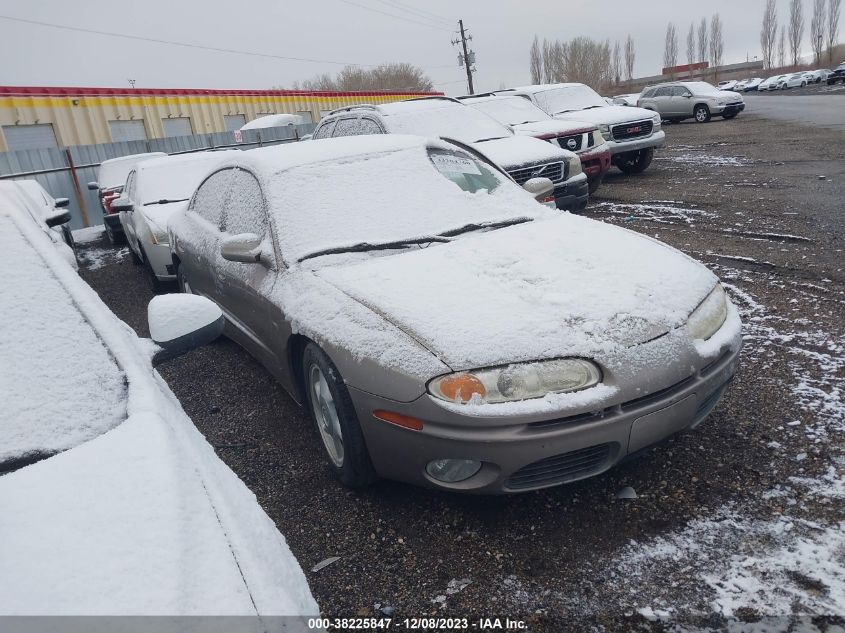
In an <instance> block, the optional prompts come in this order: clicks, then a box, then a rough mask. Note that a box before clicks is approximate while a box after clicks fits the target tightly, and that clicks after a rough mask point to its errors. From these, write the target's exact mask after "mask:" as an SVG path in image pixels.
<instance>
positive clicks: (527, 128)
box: [511, 120, 596, 136]
mask: <svg viewBox="0 0 845 633" xmlns="http://www.w3.org/2000/svg"><path fill="white" fill-rule="evenodd" d="M511 128H513V131H514V132H516V133H517V134H530V135H532V136H533V135H536V134H572V133H573V132H583V131H584V130H594V129H595V128H596V124H595V123H588V122H586V121H561V120H551V121H532V122H530V123H519V124H518V125H512V126H511Z"/></svg>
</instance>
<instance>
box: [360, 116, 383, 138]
mask: <svg viewBox="0 0 845 633" xmlns="http://www.w3.org/2000/svg"><path fill="white" fill-rule="evenodd" d="M358 123H359V125H360V128H359V131H358V134H381V133H382V131H381V126H380V125H379V124H378V123H376V122H375V121H374V120H373V119H371V118H369V117H364V118H362V119H361V120H360V121H358Z"/></svg>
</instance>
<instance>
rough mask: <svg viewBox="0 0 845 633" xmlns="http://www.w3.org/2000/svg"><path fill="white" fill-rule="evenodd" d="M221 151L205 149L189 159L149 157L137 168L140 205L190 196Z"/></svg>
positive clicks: (179, 199)
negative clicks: (213, 151)
mask: <svg viewBox="0 0 845 633" xmlns="http://www.w3.org/2000/svg"><path fill="white" fill-rule="evenodd" d="M221 160H222V157H221V155H220V154H217V153H204V154H201V155H197V157H196V158H194V159H191V160H181V161H180V160H178V159H177V160H173V159H169V158H165V159H162V160H155V161H149V162H147V163H145V164H143V165H141V166H140V167H139V168H138V192H139V195H140V202H141V204H142V205H147V204H163V203H165V202H175V201H182V200H186V199H188V198H190V197H191V196H192V195H193V193H194V190H195V189H196V188H197V187H198V186H199V184H200V182H201V181H202V179H203V178H204V177H205V176H206V174H208V172H209V171H211V168H212V166H213V165H215V164H217V163H219V162H220V161H221Z"/></svg>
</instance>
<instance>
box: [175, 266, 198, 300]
mask: <svg viewBox="0 0 845 633" xmlns="http://www.w3.org/2000/svg"><path fill="white" fill-rule="evenodd" d="M176 285H177V286H178V287H179V292H181V293H183V294H186V295H192V294H194V291H193V290H192V289H191V284H190V282H189V281H188V276H187V275H186V274H185V269H184V268H182V264H176Z"/></svg>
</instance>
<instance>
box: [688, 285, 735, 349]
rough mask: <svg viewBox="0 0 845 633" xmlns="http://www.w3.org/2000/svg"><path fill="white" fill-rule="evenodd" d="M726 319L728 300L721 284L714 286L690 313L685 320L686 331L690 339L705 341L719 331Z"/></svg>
mask: <svg viewBox="0 0 845 633" xmlns="http://www.w3.org/2000/svg"><path fill="white" fill-rule="evenodd" d="M727 318H728V298H727V296H726V295H725V289H724V288H722V284H716V287H715V288H713V290H712V291H711V292H710V294H709V295H707V297H706V298H705V299H704V301H702V302H701V303H700V304H699V305H698V307H697V308H696V309H695V310H693V311H692V314H691V315H690V316H689V319H687V330H688V331H689V334H690V336H691V337H692V338H694V339H701V340H704V341H706V340H707V339H709V338H710V337H711V336H713V335H714V334H715V333H716V332H718V331H719V328H720V327H722V324H723V323H724V322H725V319H727Z"/></svg>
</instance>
